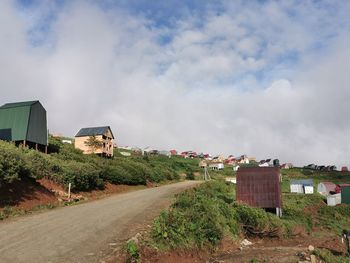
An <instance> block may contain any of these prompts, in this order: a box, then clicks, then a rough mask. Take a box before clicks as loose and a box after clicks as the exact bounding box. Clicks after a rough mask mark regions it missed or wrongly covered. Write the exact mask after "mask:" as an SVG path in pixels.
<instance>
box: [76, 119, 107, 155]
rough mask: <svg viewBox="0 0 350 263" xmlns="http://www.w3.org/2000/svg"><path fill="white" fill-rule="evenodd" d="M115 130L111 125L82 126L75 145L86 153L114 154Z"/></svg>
mask: <svg viewBox="0 0 350 263" xmlns="http://www.w3.org/2000/svg"><path fill="white" fill-rule="evenodd" d="M113 140H114V136H113V132H112V130H111V128H110V127H109V126H102V127H89V128H82V129H80V131H79V132H78V133H77V135H75V142H74V146H75V148H76V149H80V150H82V151H83V153H84V154H92V153H93V154H97V155H101V156H106V157H112V156H113Z"/></svg>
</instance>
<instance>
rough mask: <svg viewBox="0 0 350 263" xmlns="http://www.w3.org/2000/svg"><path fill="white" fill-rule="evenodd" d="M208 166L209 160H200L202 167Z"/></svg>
mask: <svg viewBox="0 0 350 263" xmlns="http://www.w3.org/2000/svg"><path fill="white" fill-rule="evenodd" d="M207 166H208V164H207V162H206V161H205V160H201V161H200V162H199V167H200V168H203V169H204V168H205V167H207Z"/></svg>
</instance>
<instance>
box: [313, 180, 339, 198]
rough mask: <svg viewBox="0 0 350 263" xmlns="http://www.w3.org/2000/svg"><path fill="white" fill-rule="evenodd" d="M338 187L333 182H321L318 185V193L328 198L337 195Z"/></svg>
mask: <svg viewBox="0 0 350 263" xmlns="http://www.w3.org/2000/svg"><path fill="white" fill-rule="evenodd" d="M336 187H337V185H336V184H335V183H332V182H320V183H319V184H318V185H317V192H318V193H319V194H321V195H324V196H327V195H330V194H332V193H335V188H336Z"/></svg>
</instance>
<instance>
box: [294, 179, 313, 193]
mask: <svg viewBox="0 0 350 263" xmlns="http://www.w3.org/2000/svg"><path fill="white" fill-rule="evenodd" d="M290 192H291V193H297V194H313V193H314V183H313V180H312V179H298V180H297V179H296V180H291V181H290Z"/></svg>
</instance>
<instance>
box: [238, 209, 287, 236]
mask: <svg viewBox="0 0 350 263" xmlns="http://www.w3.org/2000/svg"><path fill="white" fill-rule="evenodd" d="M235 210H236V213H237V220H238V221H239V223H240V224H241V225H242V228H243V229H244V231H245V232H246V233H247V234H250V235H256V236H261V237H263V236H269V237H278V236H280V235H282V234H283V232H284V227H283V224H282V222H281V220H280V219H279V218H278V217H276V216H275V215H273V214H270V213H267V212H266V211H265V210H263V209H260V208H254V207H250V206H248V205H238V204H236V205H235Z"/></svg>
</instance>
